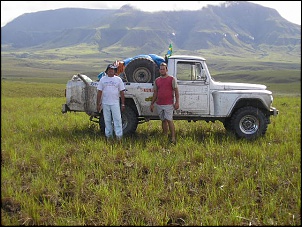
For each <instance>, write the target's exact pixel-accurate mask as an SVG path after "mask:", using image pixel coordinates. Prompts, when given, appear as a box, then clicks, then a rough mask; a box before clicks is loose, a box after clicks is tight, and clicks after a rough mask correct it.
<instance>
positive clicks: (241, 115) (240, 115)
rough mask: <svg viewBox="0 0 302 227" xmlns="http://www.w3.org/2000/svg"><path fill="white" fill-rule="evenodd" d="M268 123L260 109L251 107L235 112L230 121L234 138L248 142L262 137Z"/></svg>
mask: <svg viewBox="0 0 302 227" xmlns="http://www.w3.org/2000/svg"><path fill="white" fill-rule="evenodd" d="M268 122H269V121H268V118H267V117H266V116H265V115H264V114H263V112H262V111H261V110H260V109H258V108H255V107H251V106H246V107H243V108H241V109H239V110H237V111H236V112H235V113H234V115H233V116H232V119H231V124H232V128H233V130H234V132H235V134H236V136H237V137H238V138H245V139H248V140H253V139H256V138H257V137H259V136H262V135H264V134H265V133H266V130H267V125H268Z"/></svg>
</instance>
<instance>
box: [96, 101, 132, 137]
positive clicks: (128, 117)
mask: <svg viewBox="0 0 302 227" xmlns="http://www.w3.org/2000/svg"><path fill="white" fill-rule="evenodd" d="M122 124H123V135H131V134H133V133H135V131H136V129H137V125H138V119H137V116H136V113H135V112H134V110H132V109H131V107H129V106H125V110H124V111H122ZM99 126H100V130H101V133H102V134H104V135H105V121H104V115H103V111H102V112H101V116H100V118H99Z"/></svg>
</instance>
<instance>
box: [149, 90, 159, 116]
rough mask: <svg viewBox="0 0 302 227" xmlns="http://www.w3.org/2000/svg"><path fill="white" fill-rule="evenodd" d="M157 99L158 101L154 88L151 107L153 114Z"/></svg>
mask: <svg viewBox="0 0 302 227" xmlns="http://www.w3.org/2000/svg"><path fill="white" fill-rule="evenodd" d="M156 99H157V89H155V88H154V92H153V97H152V101H151V105H150V110H151V112H153V109H154V103H155V102H156Z"/></svg>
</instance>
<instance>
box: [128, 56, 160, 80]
mask: <svg viewBox="0 0 302 227" xmlns="http://www.w3.org/2000/svg"><path fill="white" fill-rule="evenodd" d="M125 74H126V77H127V79H128V81H129V82H135V83H151V82H152V81H153V75H155V77H154V79H155V78H157V77H159V68H158V66H157V64H156V63H155V62H154V61H153V60H150V59H147V58H136V59H134V60H132V61H131V62H129V63H128V64H127V65H126V67H125Z"/></svg>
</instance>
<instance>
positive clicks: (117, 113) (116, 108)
mask: <svg viewBox="0 0 302 227" xmlns="http://www.w3.org/2000/svg"><path fill="white" fill-rule="evenodd" d="M111 110H112V117H113V124H114V132H115V135H116V137H117V138H118V139H121V138H122V136H123V123H122V117H121V109H120V105H119V104H117V105H112V106H111Z"/></svg>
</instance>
